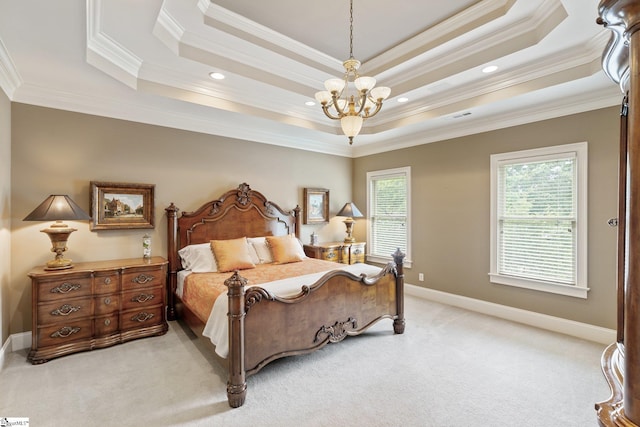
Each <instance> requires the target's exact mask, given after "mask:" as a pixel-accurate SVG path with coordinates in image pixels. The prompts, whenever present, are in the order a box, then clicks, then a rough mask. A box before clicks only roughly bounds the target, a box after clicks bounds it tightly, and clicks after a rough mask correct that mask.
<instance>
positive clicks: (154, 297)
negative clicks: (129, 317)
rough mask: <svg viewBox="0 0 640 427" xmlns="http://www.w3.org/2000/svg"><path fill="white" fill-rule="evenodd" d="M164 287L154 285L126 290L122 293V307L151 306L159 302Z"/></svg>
mask: <svg viewBox="0 0 640 427" xmlns="http://www.w3.org/2000/svg"><path fill="white" fill-rule="evenodd" d="M163 292H164V288H163V287H162V286H156V287H154V288H142V289H134V290H131V291H126V292H123V293H122V309H123V310H130V309H136V308H138V309H139V308H142V307H151V306H154V305H158V304H161V303H162V301H163V298H162V293H163Z"/></svg>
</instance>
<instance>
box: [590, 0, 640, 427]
mask: <svg viewBox="0 0 640 427" xmlns="http://www.w3.org/2000/svg"><path fill="white" fill-rule="evenodd" d="M598 13H599V18H598V23H599V24H601V25H604V26H605V27H606V28H608V29H610V30H611V31H612V32H613V34H612V37H611V40H610V41H609V44H608V45H607V48H606V49H605V52H604V54H603V69H604V71H605V73H606V74H607V75H608V76H609V77H610V78H611V79H612V80H613V81H614V82H616V83H618V84H619V85H620V88H621V89H622V92H623V93H624V94H626V96H625V98H624V101H623V107H622V113H621V126H620V172H619V189H618V191H619V196H618V197H619V213H618V226H619V229H618V280H617V282H618V283H617V288H618V290H617V295H618V325H617V330H618V333H617V342H616V343H614V344H611V345H610V346H609V347H608V348H607V349H606V350H605V352H604V354H603V356H602V369H603V372H604V374H605V377H606V378H607V381H608V382H609V386H610V387H611V391H612V393H611V397H610V398H609V400H607V401H605V402H600V403H597V404H596V410H597V414H598V421H599V423H600V425H603V426H637V425H640V307H639V304H640V109H639V107H640V88H639V86H638V85H640V75H639V74H638V73H640V32H638V30H639V29H640V1H638V0H603V1H601V2H600V5H599V7H598Z"/></svg>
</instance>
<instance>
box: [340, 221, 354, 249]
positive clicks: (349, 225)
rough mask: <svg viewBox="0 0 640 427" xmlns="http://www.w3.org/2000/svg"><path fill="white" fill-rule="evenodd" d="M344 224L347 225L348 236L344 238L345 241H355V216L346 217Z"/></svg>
mask: <svg viewBox="0 0 640 427" xmlns="http://www.w3.org/2000/svg"><path fill="white" fill-rule="evenodd" d="M342 222H344V225H346V226H347V237H345V238H344V242H345V243H355V241H356V238H355V237H353V234H352V231H353V223H354V222H355V221H354V220H353V218H351V217H349V218H347V219H345V220H344V221H342Z"/></svg>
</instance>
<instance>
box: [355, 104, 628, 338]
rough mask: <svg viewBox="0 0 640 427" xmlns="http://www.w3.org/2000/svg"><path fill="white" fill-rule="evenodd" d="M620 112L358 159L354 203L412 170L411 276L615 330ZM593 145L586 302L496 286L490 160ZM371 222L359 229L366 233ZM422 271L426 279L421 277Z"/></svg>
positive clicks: (605, 111) (409, 279)
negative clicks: (376, 184) (382, 177)
mask: <svg viewBox="0 0 640 427" xmlns="http://www.w3.org/2000/svg"><path fill="white" fill-rule="evenodd" d="M618 135H619V131H618V108H608V109H602V110H597V111H592V112H587V113H583V114H578V115H573V116H569V117H563V118H558V119H554V120H547V121H544V122H539V123H533V124H528V125H524V126H517V127H513V128H508V129H503V130H498V131H493V132H487V133H482V134H477V135H472V136H468V137H463V138H457V139H453V140H449V141H442V142H437V143H431V144H425V145H421V146H417V147H412V148H407V149H403V150H397V151H394V152H391V153H385V154H379V155H373V156H366V157H361V158H357V159H355V162H354V186H353V192H354V195H355V202H356V204H357V205H358V206H363V207H364V206H365V205H366V173H367V172H368V171H372V170H378V169H387V168H393V167H401V166H411V175H412V182H411V184H412V195H411V196H412V212H411V213H412V236H411V238H412V244H413V262H414V263H413V268H412V269H410V270H408V271H407V272H406V277H407V282H409V283H412V284H416V285H421V286H425V287H427V288H431V289H436V290H439V291H444V292H449V293H453V294H458V295H463V296H467V297H471V298H476V299H480V300H485V301H489V302H493V303H498V304H504V305H508V306H513V307H517V308H521V309H525V310H531V311H536V312H540V313H545V314H548V315H552V316H558V317H563V318H567V319H571V320H575V321H579V322H585V323H590V324H593V325H597V326H602V327H606V328H612V329H615V327H616V325H615V312H616V303H615V280H616V275H615V266H616V232H617V231H616V229H615V228H611V227H609V226H608V225H607V220H608V219H609V218H612V217H616V216H617V212H616V210H617V166H618V165H617V161H618ZM581 141H587V142H588V143H589V211H588V221H589V232H588V243H589V255H588V262H589V266H588V279H589V283H588V286H589V287H590V288H591V290H590V291H589V294H588V298H587V299H586V300H584V299H580V298H573V297H567V296H560V295H551V294H547V293H543V292H537V291H531V290H525V289H519V288H514V287H509V286H504V285H497V284H492V283H490V282H489V278H488V275H487V274H488V272H489V209H490V206H489V195H490V188H489V170H490V164H489V156H490V155H491V154H494V153H502V152H508V151H515V150H524V149H529V148H536V147H542V146H552V145H560V144H567V143H573V142H581ZM365 233H366V227H364V226H359V227H358V228H357V235H356V237H357V238H358V239H361V240H362V239H364V238H365V236H366V234H365ZM418 273H424V275H425V281H424V282H418Z"/></svg>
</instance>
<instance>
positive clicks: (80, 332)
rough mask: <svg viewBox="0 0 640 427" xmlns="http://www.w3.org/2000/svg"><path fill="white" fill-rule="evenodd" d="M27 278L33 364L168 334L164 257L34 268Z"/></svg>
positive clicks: (30, 357) (30, 359) (30, 353)
mask: <svg viewBox="0 0 640 427" xmlns="http://www.w3.org/2000/svg"><path fill="white" fill-rule="evenodd" d="M29 277H30V278H31V285H32V292H33V294H32V310H33V322H32V329H31V330H32V344H31V351H30V352H29V356H28V360H29V361H30V362H31V363H33V364H38V363H44V362H47V361H49V360H50V359H52V358H54V357H59V356H63V355H65V354H70V353H75V352H78V351H84V350H93V349H95V348H102V347H108V346H111V345H114V344H118V343H122V342H125V341H128V340H132V339H135V338H141V337H147V336H151V335H162V334H164V333H165V332H167V328H168V326H167V322H166V315H165V306H166V298H165V289H166V288H165V283H166V277H167V261H166V260H165V259H164V258H162V257H153V258H150V259H148V260H147V259H143V258H133V259H121V260H112V261H98V262H84V263H77V264H75V265H74V266H73V268H70V269H67V270H56V271H46V270H45V269H44V267H37V268H34V269H33V270H31V271H30V272H29Z"/></svg>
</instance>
